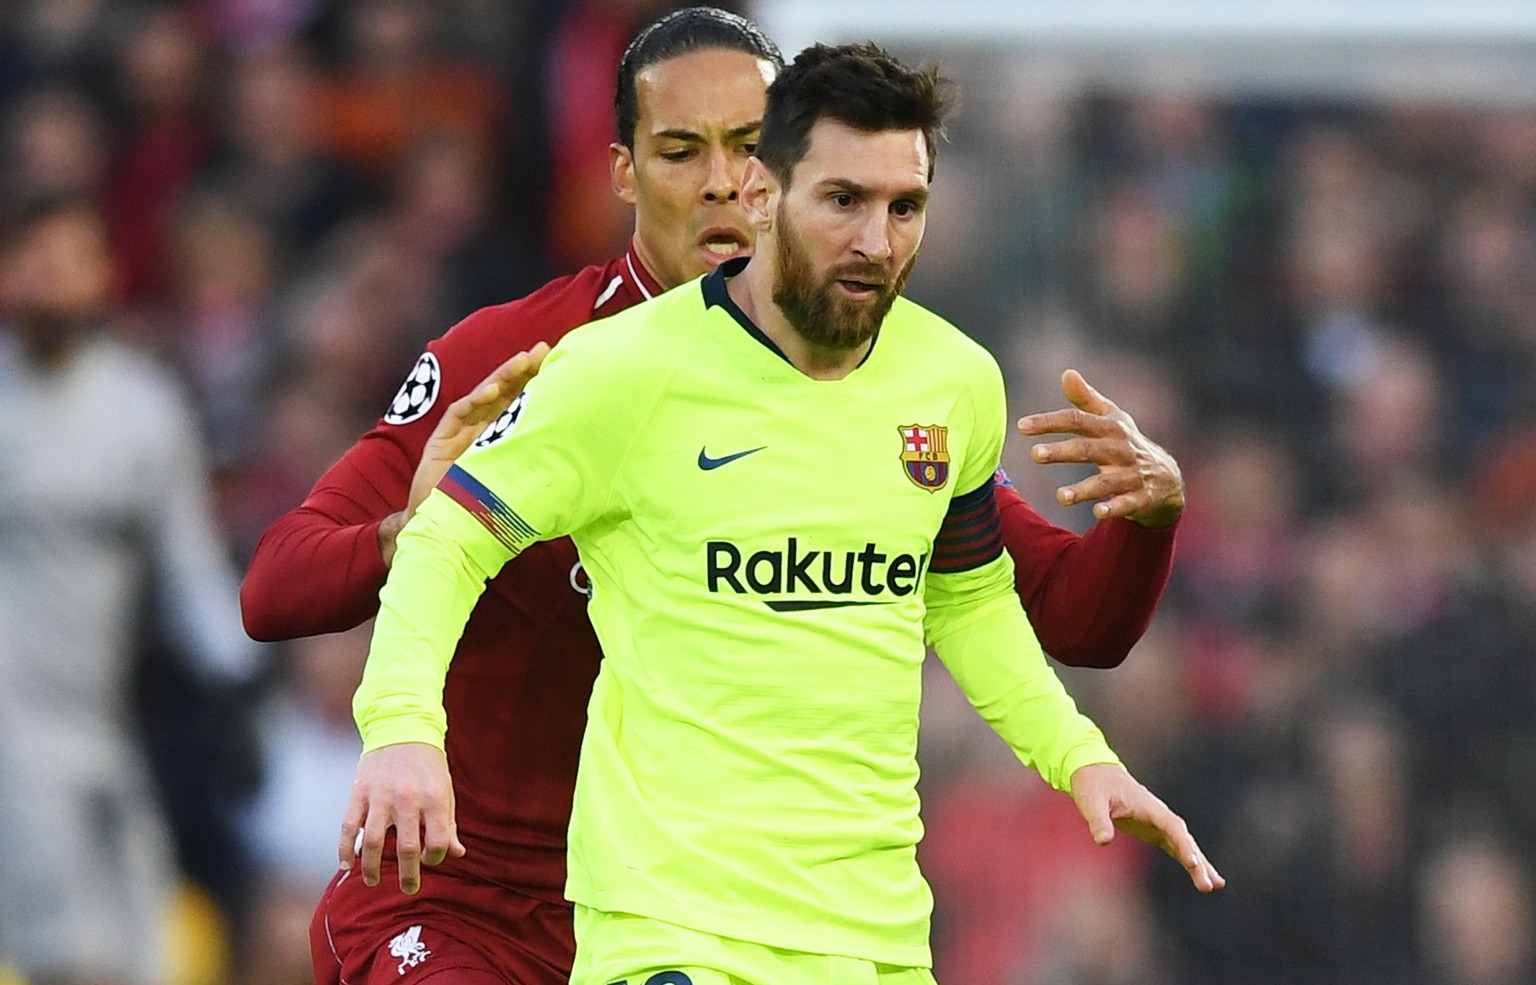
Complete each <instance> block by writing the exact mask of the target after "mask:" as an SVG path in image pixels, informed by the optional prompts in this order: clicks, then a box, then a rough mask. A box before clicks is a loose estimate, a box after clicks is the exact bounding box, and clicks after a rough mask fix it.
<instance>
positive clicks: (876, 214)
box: [853, 209, 891, 263]
mask: <svg viewBox="0 0 1536 985" xmlns="http://www.w3.org/2000/svg"><path fill="white" fill-rule="evenodd" d="M869 213H870V214H869V215H868V217H867V218H865V219H864V221H863V222H861V223H860V224H859V228H858V232H857V235H856V236H855V237H854V240H853V250H854V252H855V253H857V254H859V255H860V256H862V257H864V258H865V259H866V260H869V261H870V262H871V263H884V262H885V261H887V260H889V259H890V258H891V230H890V226H889V224H888V223H887V222H886V217H885V212H884V210H883V209H870V210H869Z"/></svg>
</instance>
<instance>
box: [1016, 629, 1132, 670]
mask: <svg viewBox="0 0 1536 985" xmlns="http://www.w3.org/2000/svg"><path fill="white" fill-rule="evenodd" d="M1030 622H1031V623H1032V624H1033V623H1034V619H1033V617H1031V619H1030ZM1055 628H1056V629H1057V631H1056V632H1051V631H1050V629H1049V628H1047V629H1045V630H1044V631H1042V629H1041V627H1039V626H1036V627H1035V635H1036V636H1037V637H1039V639H1040V648H1041V649H1042V650H1044V651H1045V652H1046V653H1048V654H1050V656H1051V659H1052V660H1054V661H1056V662H1057V663H1059V664H1062V665H1063V666H1066V667H1085V668H1089V669H1093V670H1113V669H1114V668H1116V667H1118V666H1120V665H1121V664H1123V663H1125V658H1126V657H1128V656H1130V653H1131V648H1132V647H1134V646H1135V645H1136V641H1137V640H1138V639H1140V638H1141V633H1140V632H1137V633H1134V634H1132V635H1130V636H1126V635H1125V634H1124V633H1120V634H1115V635H1107V634H1105V633H1104V632H1103V630H1102V629H1100V631H1099V632H1097V633H1095V632H1094V631H1093V629H1092V628H1091V627H1089V628H1085V629H1084V630H1082V631H1080V632H1076V633H1072V634H1066V633H1062V632H1060V630H1061V629H1062V628H1063V627H1055ZM1144 628H1145V627H1143V629H1144Z"/></svg>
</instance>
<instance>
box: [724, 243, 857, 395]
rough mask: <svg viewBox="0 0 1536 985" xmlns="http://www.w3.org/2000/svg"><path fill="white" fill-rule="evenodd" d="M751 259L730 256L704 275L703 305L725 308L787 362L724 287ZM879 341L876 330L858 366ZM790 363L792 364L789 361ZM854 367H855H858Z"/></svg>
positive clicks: (785, 357) (738, 322) (786, 358)
mask: <svg viewBox="0 0 1536 985" xmlns="http://www.w3.org/2000/svg"><path fill="white" fill-rule="evenodd" d="M751 259H752V258H751V257H732V258H731V259H729V260H727V261H725V262H724V263H722V264H721V265H720V266H718V267H716V268H715V269H714V270H711V271H710V272H709V273H707V274H705V275H704V283H703V291H704V307H705V308H715V307H719V308H723V309H725V312H726V314H728V315H730V316H731V317H732V318H734V319H735V320H736V324H738V325H740V326H741V327H742V328H743V329H745V330H746V333H747V334H748V335H750V336H752V337H753V338H754V339H756V340H757V341H759V342H761V343H762V344H763V345H764V346H766V347H767V349H768V351H769V352H772V353H773V354H774V355H776V356H778V357H779V358H780V359H782V360H784V361H785V362H786V363H788V362H789V357H788V356H786V355H784V350H783V349H780V348H779V347H778V344H777V343H775V342H774V341H773V339H770V338H769V337H768V336H767V335H766V334H765V333H764V332H763V330H762V329H760V328H758V327H757V323H756V322H754V321H753V320H752V319H751V318H748V317H747V313H746V312H745V311H742V310H741V305H739V304H737V303H736V302H735V301H734V300H733V299H732V298H731V292H730V291H729V290H727V289H726V286H725V282H726V281H727V280H729V279H730V278H732V277H735V276H736V275H737V274H739V273H741V272H742V271H743V270H745V269H746V266H747V261H749V260H751ZM879 341H880V333H879V332H878V331H877V332H875V337H874V338H873V339H870V341H869V350H868V351H867V352H865V353H864V358H863V359H860V360H859V366H863V365H864V364H865V363H867V362H869V357H870V355H872V354H873V353H874V351H875V344H876V343H878V342H879ZM790 365H794V364H793V363H791V364H790ZM854 368H855V369H857V368H858V367H854Z"/></svg>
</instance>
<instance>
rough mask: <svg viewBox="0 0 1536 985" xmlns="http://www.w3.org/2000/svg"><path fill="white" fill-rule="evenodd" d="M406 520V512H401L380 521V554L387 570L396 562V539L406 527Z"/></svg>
mask: <svg viewBox="0 0 1536 985" xmlns="http://www.w3.org/2000/svg"><path fill="white" fill-rule="evenodd" d="M405 520H406V514H405V511H404V510H400V511H399V512H397V513H391V514H390V515H389V516H386V517H385V518H384V519H383V520H380V521H379V554H380V556H382V557H383V558H384V567H386V568H387V567H389V566H390V564H391V563H392V562H393V561H394V560H395V538H396V537H398V536H399V535H400V531H401V530H402V529H403V528H404V527H405Z"/></svg>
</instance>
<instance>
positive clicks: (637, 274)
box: [624, 239, 665, 301]
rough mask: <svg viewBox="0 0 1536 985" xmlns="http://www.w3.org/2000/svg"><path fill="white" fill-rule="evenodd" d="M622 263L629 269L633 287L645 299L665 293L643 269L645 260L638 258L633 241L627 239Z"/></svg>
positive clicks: (647, 271) (649, 273)
mask: <svg viewBox="0 0 1536 985" xmlns="http://www.w3.org/2000/svg"><path fill="white" fill-rule="evenodd" d="M624 265H625V267H626V268H627V269H628V271H629V279H630V280H632V281H634V282H635V287H636V288H638V289H639V291H640V294H641V296H642V297H644V298H645V299H646V300H647V301H649V300H650V299H651V298H653V297H655V296H656V295H658V294H662V293H665V292H664V291H663V289H662V286H661V284H660V283H658V282H657V280H656V278H655V277H654V276H652V274H651V272H650V271H649V270H647V269H645V262H644V261H643V260H641V259H640V254H639V253H636V252H635V241H634V240H633V239H631V240H630V241H629V249H627V250H625V251H624Z"/></svg>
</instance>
